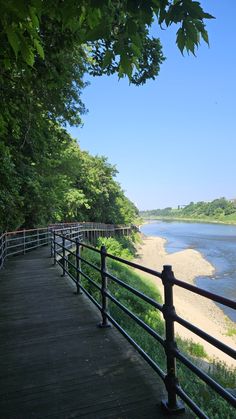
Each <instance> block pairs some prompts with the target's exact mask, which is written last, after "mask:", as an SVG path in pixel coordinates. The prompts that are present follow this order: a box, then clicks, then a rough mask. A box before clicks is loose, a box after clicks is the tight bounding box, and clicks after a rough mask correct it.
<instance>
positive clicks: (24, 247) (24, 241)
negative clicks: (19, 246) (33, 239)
mask: <svg viewBox="0 0 236 419" xmlns="http://www.w3.org/2000/svg"><path fill="white" fill-rule="evenodd" d="M23 254H24V255H25V229H24V230H23Z"/></svg>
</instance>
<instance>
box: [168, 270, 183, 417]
mask: <svg viewBox="0 0 236 419" xmlns="http://www.w3.org/2000/svg"><path fill="white" fill-rule="evenodd" d="M173 279H174V274H173V272H172V267H171V266H170V265H164V266H163V271H162V283H163V285H164V305H163V316H164V319H165V332H166V340H165V352H166V363H167V374H166V377H165V386H166V390H167V393H168V399H167V400H163V401H162V407H163V408H164V409H165V410H166V411H167V412H168V413H172V414H173V413H181V412H184V410H185V409H184V406H183V404H182V402H179V401H178V400H177V394H176V385H177V384H178V378H177V375H176V358H175V354H174V350H175V349H176V348H177V345H176V342H175V331H174V320H173V317H174V315H175V307H174V302H173Z"/></svg>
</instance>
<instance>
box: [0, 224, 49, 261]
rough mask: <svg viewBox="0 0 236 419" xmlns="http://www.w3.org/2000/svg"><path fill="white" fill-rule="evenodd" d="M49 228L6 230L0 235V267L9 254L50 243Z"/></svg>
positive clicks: (20, 252)
mask: <svg viewBox="0 0 236 419" xmlns="http://www.w3.org/2000/svg"><path fill="white" fill-rule="evenodd" d="M50 236H51V231H50V229H49V228H47V227H46V228H36V229H29V230H19V231H8V232H6V233H3V234H2V235H1V236H0V269H1V268H2V267H3V265H4V262H5V260H6V259H7V257H9V256H16V255H20V254H25V253H26V252H28V251H30V250H33V249H36V248H37V247H40V246H45V245H48V244H49V243H50Z"/></svg>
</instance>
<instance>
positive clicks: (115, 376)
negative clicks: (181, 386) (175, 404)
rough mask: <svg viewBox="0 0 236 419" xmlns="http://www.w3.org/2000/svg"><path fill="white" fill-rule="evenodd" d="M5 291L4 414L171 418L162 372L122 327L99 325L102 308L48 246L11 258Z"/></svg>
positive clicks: (1, 278) (0, 278)
mask: <svg viewBox="0 0 236 419" xmlns="http://www.w3.org/2000/svg"><path fill="white" fill-rule="evenodd" d="M0 295H1V300H0V301H1V303H0V339H1V340H0V419H30V418H40V419H45V418H56V419H60V418H63V419H72V418H91V419H99V418H101V419H105V418H116V419H124V418H127V419H130V418H135V419H137V418H149V419H152V418H162V417H163V414H162V412H161V410H160V407H159V402H160V400H161V399H162V398H163V397H164V396H165V391H164V387H163V384H162V382H161V381H160V380H159V378H158V376H157V375H156V374H155V373H154V372H153V371H152V369H151V368H150V367H149V366H148V365H147V364H146V363H145V362H144V361H143V360H142V359H141V357H140V356H139V355H138V354H137V353H136V352H135V351H134V350H133V348H132V347H131V346H130V345H129V344H128V343H127V342H126V340H125V339H124V338H123V337H122V336H121V335H120V334H119V332H118V331H116V330H115V329H114V328H111V329H106V330H104V329H103V330H101V329H98V328H97V327H96V324H97V323H98V321H100V313H99V312H98V311H97V309H96V308H94V306H92V304H91V303H90V302H89V301H88V299H87V298H86V297H85V296H84V295H82V296H77V295H75V294H74V289H73V288H72V285H70V283H69V281H68V280H67V279H66V278H65V277H64V278H63V277H61V276H60V273H59V268H58V267H54V266H53V265H52V261H51V259H50V258H49V249H48V248H42V249H38V250H36V251H33V252H31V253H28V254H27V255H25V256H22V257H16V258H13V259H11V260H10V261H9V262H8V263H7V265H6V267H5V268H4V269H3V270H1V271H0ZM182 417H183V416H182ZM184 417H187V415H184Z"/></svg>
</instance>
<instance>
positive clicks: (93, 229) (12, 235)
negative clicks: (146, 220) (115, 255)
mask: <svg viewBox="0 0 236 419" xmlns="http://www.w3.org/2000/svg"><path fill="white" fill-rule="evenodd" d="M132 229H133V227H130V226H121V225H113V224H104V223H90V222H82V223H78V222H76V223H57V224H50V225H49V226H48V227H43V228H35V229H24V230H17V231H9V232H6V233H3V234H2V235H0V269H1V268H2V267H3V265H4V262H5V260H6V259H7V258H8V257H10V256H16V255H21V254H25V253H26V252H28V251H31V250H33V249H36V248H37V247H40V246H45V245H49V244H50V243H51V242H52V240H53V232H54V231H57V232H58V233H63V235H64V236H67V237H68V238H70V239H73V238H76V237H77V238H80V239H82V238H83V240H88V241H90V242H92V243H95V241H96V238H97V237H98V236H99V235H102V236H103V235H104V236H108V237H109V236H113V235H115V234H117V233H119V232H121V233H122V234H124V235H128V234H130V232H131V231H132ZM67 246H69V243H68V242H67Z"/></svg>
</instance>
